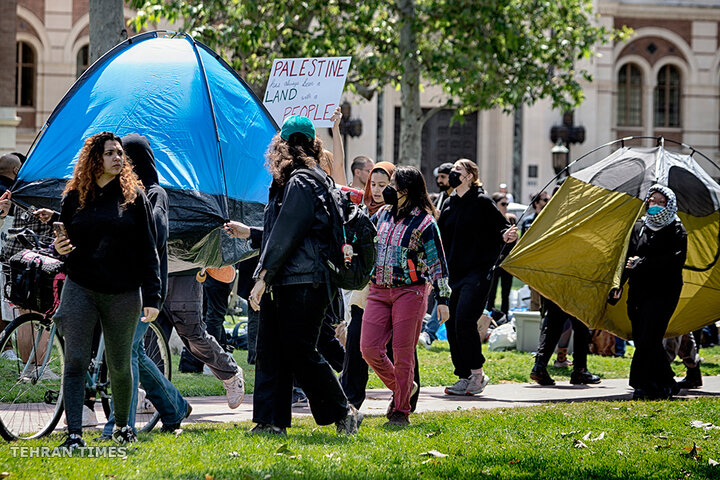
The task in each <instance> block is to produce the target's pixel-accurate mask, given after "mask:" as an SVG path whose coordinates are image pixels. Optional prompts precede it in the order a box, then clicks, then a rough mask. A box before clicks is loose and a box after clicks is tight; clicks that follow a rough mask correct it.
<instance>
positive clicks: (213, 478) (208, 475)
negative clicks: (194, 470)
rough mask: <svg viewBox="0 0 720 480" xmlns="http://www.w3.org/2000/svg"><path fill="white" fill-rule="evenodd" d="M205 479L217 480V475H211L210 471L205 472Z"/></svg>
mask: <svg viewBox="0 0 720 480" xmlns="http://www.w3.org/2000/svg"><path fill="white" fill-rule="evenodd" d="M205 480H215V477H213V476H212V475H210V474H209V473H206V474H205Z"/></svg>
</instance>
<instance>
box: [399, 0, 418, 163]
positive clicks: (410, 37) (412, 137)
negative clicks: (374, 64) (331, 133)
mask: <svg viewBox="0 0 720 480" xmlns="http://www.w3.org/2000/svg"><path fill="white" fill-rule="evenodd" d="M398 10H399V12H400V16H399V18H400V56H401V58H402V67H403V74H402V78H401V80H400V102H401V105H400V148H399V153H398V159H397V163H398V165H411V166H413V167H417V168H418V169H419V168H420V162H421V159H422V127H423V123H424V122H423V121H422V120H423V119H422V108H421V107H420V63H419V61H418V58H417V50H418V46H417V38H416V33H415V21H416V18H415V2H414V0H398Z"/></svg>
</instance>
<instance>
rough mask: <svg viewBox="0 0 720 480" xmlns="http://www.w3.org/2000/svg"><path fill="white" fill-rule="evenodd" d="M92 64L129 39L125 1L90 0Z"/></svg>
mask: <svg viewBox="0 0 720 480" xmlns="http://www.w3.org/2000/svg"><path fill="white" fill-rule="evenodd" d="M89 7H90V11H89V16H90V64H91V65H92V63H93V62H95V60H97V59H98V58H100V57H102V56H103V55H104V54H105V53H107V51H108V50H110V49H111V48H113V47H114V46H115V45H117V44H118V43H120V42H122V41H124V40H125V39H127V36H128V34H127V30H126V29H125V13H124V11H123V0H90V5H89Z"/></svg>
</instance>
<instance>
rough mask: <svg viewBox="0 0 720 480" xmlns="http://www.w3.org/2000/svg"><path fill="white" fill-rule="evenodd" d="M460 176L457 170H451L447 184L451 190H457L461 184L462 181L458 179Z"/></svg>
mask: <svg viewBox="0 0 720 480" xmlns="http://www.w3.org/2000/svg"><path fill="white" fill-rule="evenodd" d="M461 176H462V175H461V174H460V172H458V171H457V170H453V171H452V172H450V174H449V175H448V183H449V184H450V186H451V187H452V188H457V187H459V186H460V184H461V183H462V180H461V179H460V177H461Z"/></svg>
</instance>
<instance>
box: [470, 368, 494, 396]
mask: <svg viewBox="0 0 720 480" xmlns="http://www.w3.org/2000/svg"><path fill="white" fill-rule="evenodd" d="M488 383H490V377H488V376H487V375H485V374H484V373H483V374H482V375H479V374H472V375H470V381H468V384H467V388H466V389H465V394H466V395H477V394H479V393H482V392H483V390H485V387H487V384H488Z"/></svg>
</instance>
